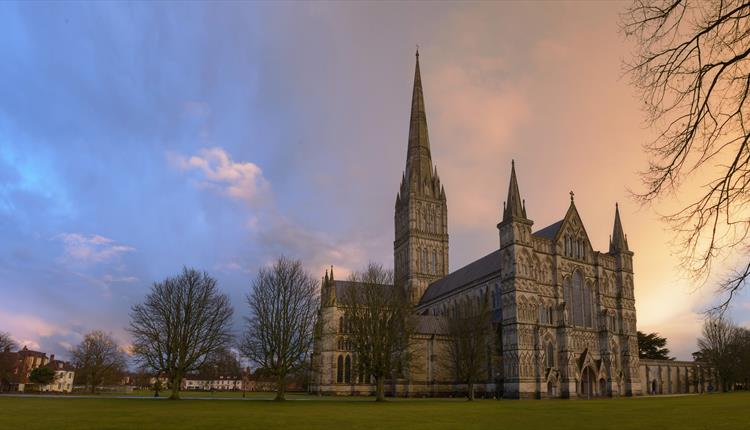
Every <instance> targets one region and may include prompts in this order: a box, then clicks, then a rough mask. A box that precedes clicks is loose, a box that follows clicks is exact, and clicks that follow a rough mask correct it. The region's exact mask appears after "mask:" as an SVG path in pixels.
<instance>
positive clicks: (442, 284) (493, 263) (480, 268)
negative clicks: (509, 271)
mask: <svg viewBox="0 0 750 430" xmlns="http://www.w3.org/2000/svg"><path fill="white" fill-rule="evenodd" d="M499 270H500V250H499V249H498V250H497V251H493V252H491V253H489V254H487V255H485V256H484V257H482V258H480V259H479V260H476V261H474V262H472V263H469V264H467V265H466V266H464V267H462V268H460V269H458V270H456V271H455V272H453V273H450V274H448V275H447V276H445V277H444V278H441V279H438V280H437V281H435V282H433V283H431V284H430V285H429V286H428V287H427V290H426V291H425V293H424V295H422V299H421V300H420V301H419V303H420V304H422V303H427V302H429V301H432V300H434V299H436V298H438V297H441V296H444V295H446V294H450V293H451V292H453V291H454V290H456V289H458V288H461V287H462V286H464V285H466V284H468V283H470V282H472V281H474V280H477V279H481V278H483V277H485V276H487V275H490V274H492V273H494V272H496V271H499Z"/></svg>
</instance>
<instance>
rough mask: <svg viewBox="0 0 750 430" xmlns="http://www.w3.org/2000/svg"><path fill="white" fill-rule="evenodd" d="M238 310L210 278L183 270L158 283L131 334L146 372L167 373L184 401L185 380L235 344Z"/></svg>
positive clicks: (139, 308) (136, 314) (133, 318)
mask: <svg viewBox="0 0 750 430" xmlns="http://www.w3.org/2000/svg"><path fill="white" fill-rule="evenodd" d="M232 314H233V310H232V306H231V305H230V303H229V298H228V297H227V296H226V295H224V294H221V293H219V290H218V288H217V287H216V280H215V279H214V278H212V277H210V276H209V275H208V274H207V273H205V272H203V273H200V272H198V271H196V270H194V269H188V268H183V270H182V273H181V274H180V275H179V276H177V277H175V278H167V279H165V280H164V281H162V282H158V283H155V284H154V285H153V286H152V287H151V293H149V295H148V296H146V301H145V302H144V303H143V304H138V305H135V306H133V308H132V310H131V312H130V328H129V331H130V333H131V335H132V336H133V353H134V355H135V358H136V361H137V362H138V364H140V365H141V366H143V367H146V368H149V369H152V370H154V371H155V372H156V373H157V378H158V375H159V373H164V374H166V376H167V377H168V378H169V381H170V384H171V389H172V394H171V396H170V399H178V398H179V390H180V384H181V382H182V378H183V377H184V376H185V375H186V374H187V373H188V372H192V371H196V370H198V369H199V368H200V367H201V366H202V365H203V363H204V361H205V360H206V358H207V357H208V356H209V354H211V353H212V352H215V351H217V350H219V349H222V348H226V347H228V346H229V345H230V343H231V341H232V334H231V324H232Z"/></svg>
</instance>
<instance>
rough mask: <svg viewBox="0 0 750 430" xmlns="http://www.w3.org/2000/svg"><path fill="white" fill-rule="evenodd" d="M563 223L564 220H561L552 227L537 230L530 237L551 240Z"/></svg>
mask: <svg viewBox="0 0 750 430" xmlns="http://www.w3.org/2000/svg"><path fill="white" fill-rule="evenodd" d="M563 221H565V220H564V219H561V220H560V221H558V222H556V223H554V224H552V225H548V226H547V227H544V228H543V229H541V230H537V231H536V232H534V233H532V236H537V237H543V238H545V239H550V240H552V239H554V238H555V235H556V234H557V232H558V231H559V230H560V227H562V224H563Z"/></svg>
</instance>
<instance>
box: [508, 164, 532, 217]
mask: <svg viewBox="0 0 750 430" xmlns="http://www.w3.org/2000/svg"><path fill="white" fill-rule="evenodd" d="M510 218H523V219H526V207H525V205H524V204H523V201H522V200H521V193H520V192H519V191H518V179H516V162H515V160H511V162H510V185H508V200H507V201H506V202H505V208H504V210H503V221H505V220H508V219H510Z"/></svg>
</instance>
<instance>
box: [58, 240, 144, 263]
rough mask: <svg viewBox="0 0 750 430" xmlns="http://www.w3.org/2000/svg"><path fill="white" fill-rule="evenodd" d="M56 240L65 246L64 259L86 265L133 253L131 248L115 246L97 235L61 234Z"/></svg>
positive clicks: (133, 249) (113, 242)
mask: <svg viewBox="0 0 750 430" xmlns="http://www.w3.org/2000/svg"><path fill="white" fill-rule="evenodd" d="M57 238H58V239H59V240H61V241H62V242H63V244H64V246H65V256H64V259H66V260H71V261H78V262H81V263H86V264H94V263H104V262H108V261H111V260H112V259H114V258H115V257H117V256H119V255H121V254H124V253H127V252H133V251H135V248H133V247H130V246H126V245H120V244H117V243H115V241H114V240H112V239H109V238H106V237H104V236H100V235H98V234H92V235H85V234H81V233H62V234H60V235H58V236H57Z"/></svg>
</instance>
